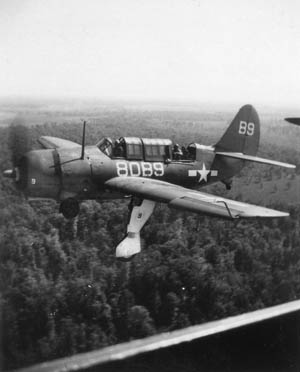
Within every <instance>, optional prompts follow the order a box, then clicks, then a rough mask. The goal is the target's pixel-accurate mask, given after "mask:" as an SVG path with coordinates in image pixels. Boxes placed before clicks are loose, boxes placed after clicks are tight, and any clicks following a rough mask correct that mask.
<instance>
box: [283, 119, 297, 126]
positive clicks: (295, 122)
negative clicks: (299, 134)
mask: <svg viewBox="0 0 300 372" xmlns="http://www.w3.org/2000/svg"><path fill="white" fill-rule="evenodd" d="M284 120H286V121H288V122H289V123H292V124H296V125H300V118H285V119H284Z"/></svg>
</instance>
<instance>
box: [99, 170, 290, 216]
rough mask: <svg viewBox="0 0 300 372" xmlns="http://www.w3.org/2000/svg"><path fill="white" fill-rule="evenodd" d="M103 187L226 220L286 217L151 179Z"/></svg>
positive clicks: (127, 179) (118, 181) (112, 181)
mask: <svg viewBox="0 0 300 372" xmlns="http://www.w3.org/2000/svg"><path fill="white" fill-rule="evenodd" d="M105 184H106V186H107V187H108V188H109V189H112V190H117V191H119V192H121V193H124V194H127V195H128V194H130V195H135V196H138V197H141V198H143V199H149V200H153V201H157V202H162V203H167V204H168V206H170V207H173V208H176V209H180V210H188V211H191V212H195V213H200V214H212V215H216V216H222V217H227V218H240V217H243V218H247V217H287V216H288V215H289V213H285V212H280V211H276V210H274V209H269V208H265V207H260V206H257V205H253V204H248V203H243V202H239V201H235V200H231V199H226V198H222V197H219V196H215V195H211V194H207V193H204V192H200V191H194V190H190V189H187V188H185V187H182V186H177V185H173V184H170V183H168V182H164V181H159V180H156V179H151V178H142V177H115V178H112V179H110V180H108V181H107V182H106V183H105Z"/></svg>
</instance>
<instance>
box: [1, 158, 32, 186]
mask: <svg viewBox="0 0 300 372" xmlns="http://www.w3.org/2000/svg"><path fill="white" fill-rule="evenodd" d="M27 169H28V160H27V158H26V155H24V156H23V157H22V158H21V159H20V161H19V163H18V166H16V167H14V168H12V169H6V170H4V171H3V172H2V174H3V177H5V178H11V179H13V180H14V181H15V183H16V186H17V188H18V189H21V190H23V189H24V188H25V187H26V183H27V178H28V177H27V173H28V172H27Z"/></svg>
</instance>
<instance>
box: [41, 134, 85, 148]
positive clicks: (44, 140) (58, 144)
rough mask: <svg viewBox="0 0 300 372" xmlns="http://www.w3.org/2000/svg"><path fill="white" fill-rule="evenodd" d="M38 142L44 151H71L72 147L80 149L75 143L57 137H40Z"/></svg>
mask: <svg viewBox="0 0 300 372" xmlns="http://www.w3.org/2000/svg"><path fill="white" fill-rule="evenodd" d="M38 141H39V143H40V144H41V145H42V146H43V147H44V148H45V149H57V148H69V149H71V148H72V149H73V148H74V147H81V145H79V144H78V143H76V142H72V141H69V140H65V139H62V138H58V137H50V136H42V137H40V138H39V139H38Z"/></svg>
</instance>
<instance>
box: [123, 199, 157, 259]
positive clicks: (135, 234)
mask: <svg viewBox="0 0 300 372" xmlns="http://www.w3.org/2000/svg"><path fill="white" fill-rule="evenodd" d="M131 203H132V204H131V205H130V206H129V208H130V209H131V212H130V217H129V223H128V225H127V234H126V235H125V237H124V239H123V240H122V241H121V242H120V243H119V245H118V246H117V248H116V257H117V258H119V259H121V260H123V261H125V260H126V261H128V260H130V259H131V258H132V257H133V256H134V255H136V254H137V253H139V252H140V251H141V238H140V231H141V229H142V228H143V226H144V225H145V223H146V222H147V221H148V219H149V218H150V216H151V215H152V213H153V210H154V207H155V204H156V203H155V202H154V201H151V200H142V201H141V203H140V204H139V205H135V203H134V200H132V201H131Z"/></svg>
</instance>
